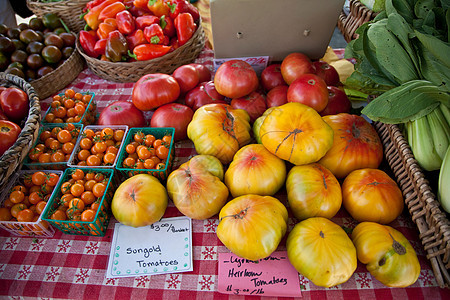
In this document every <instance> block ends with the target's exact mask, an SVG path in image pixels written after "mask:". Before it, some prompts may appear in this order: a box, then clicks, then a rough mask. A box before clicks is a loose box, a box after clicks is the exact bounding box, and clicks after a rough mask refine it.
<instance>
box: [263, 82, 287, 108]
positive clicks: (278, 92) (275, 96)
mask: <svg viewBox="0 0 450 300" xmlns="http://www.w3.org/2000/svg"><path fill="white" fill-rule="evenodd" d="M288 88H289V87H288V86H287V85H280V86H276V87H274V88H273V89H271V90H270V91H269V92H268V93H267V97H266V102H267V107H274V106H280V105H283V104H286V103H287V91H288Z"/></svg>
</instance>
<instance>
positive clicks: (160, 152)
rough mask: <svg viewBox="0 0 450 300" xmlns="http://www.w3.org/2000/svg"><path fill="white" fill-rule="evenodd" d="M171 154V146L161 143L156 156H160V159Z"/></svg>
mask: <svg viewBox="0 0 450 300" xmlns="http://www.w3.org/2000/svg"><path fill="white" fill-rule="evenodd" d="M168 155H169V148H167V147H166V146H164V145H160V146H159V147H158V148H156V156H158V158H159V159H162V160H163V159H166V158H167V156H168Z"/></svg>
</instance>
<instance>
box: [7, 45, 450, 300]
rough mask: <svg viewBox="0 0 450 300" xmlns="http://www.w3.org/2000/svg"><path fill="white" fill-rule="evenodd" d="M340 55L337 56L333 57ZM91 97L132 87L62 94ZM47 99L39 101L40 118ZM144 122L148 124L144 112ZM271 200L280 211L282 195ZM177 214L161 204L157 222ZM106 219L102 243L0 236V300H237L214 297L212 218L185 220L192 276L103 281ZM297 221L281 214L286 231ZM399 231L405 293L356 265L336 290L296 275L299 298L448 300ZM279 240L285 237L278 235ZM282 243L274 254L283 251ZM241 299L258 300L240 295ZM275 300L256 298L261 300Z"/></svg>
mask: <svg viewBox="0 0 450 300" xmlns="http://www.w3.org/2000/svg"><path fill="white" fill-rule="evenodd" d="M336 52H337V53H338V54H341V55H342V51H341V52H339V50H338V51H336ZM212 57H213V53H212V51H211V50H208V49H205V50H203V51H202V53H201V54H200V56H199V58H198V59H197V60H196V62H199V63H203V64H205V65H206V66H208V67H209V68H210V69H212ZM69 87H71V88H73V89H75V90H77V91H91V92H94V93H95V94H96V96H95V100H96V102H97V107H98V110H99V111H101V110H102V109H103V108H104V107H106V106H107V105H108V104H110V103H112V102H114V101H116V100H129V99H130V98H131V91H132V87H133V83H115V82H111V81H106V80H103V79H101V78H99V77H97V76H96V75H94V74H93V73H92V72H91V71H90V70H89V69H85V70H84V71H82V72H81V73H80V74H79V76H78V77H77V78H76V79H75V80H74V81H73V82H72V83H71V84H70V85H69V86H68V87H66V88H65V89H67V88H69ZM49 103H50V98H47V99H43V100H42V102H41V106H42V108H43V111H45V109H46V108H47V107H48V105H49ZM146 117H150V115H149V114H148V113H146ZM175 146H176V148H175V160H174V168H176V167H178V166H179V165H180V164H181V163H183V162H185V161H187V160H188V159H189V158H190V157H192V156H193V155H195V154H196V152H195V149H194V147H193V144H192V143H191V142H190V141H188V140H185V141H181V142H177V143H176V145H175ZM276 197H277V198H278V199H280V200H281V201H282V202H283V203H285V204H286V202H287V201H286V191H285V189H284V188H283V189H282V190H281V191H280V192H279V193H277V195H276ZM181 215H182V214H181V213H180V212H179V211H178V210H177V209H176V207H174V205H173V203H172V202H170V203H169V207H168V208H167V210H166V213H165V215H164V217H176V216H181ZM332 220H333V221H334V222H335V223H337V224H338V225H340V226H342V227H344V228H349V229H352V228H354V227H355V226H356V224H357V223H356V221H354V220H353V219H352V218H351V217H350V215H349V214H348V213H347V212H345V210H344V209H341V210H340V211H339V213H338V214H337V215H336V216H335V217H334V218H333V219H332ZM116 223H117V221H116V220H115V219H114V218H112V219H111V221H110V223H109V226H108V229H107V231H106V234H105V236H104V237H95V236H78V235H67V234H63V233H61V232H60V231H58V230H56V233H55V235H54V236H53V237H52V238H39V237H18V236H13V235H11V234H9V233H8V232H6V231H3V230H0V251H1V252H0V296H2V297H4V296H8V297H9V298H14V299H16V298H17V299H23V298H28V297H29V298H53V299H54V298H69V299H95V298H100V299H113V298H114V299H129V298H149V299H174V298H181V299H193V298H197V299H239V298H243V296H241V295H234V294H231V295H227V294H221V293H219V292H218V291H217V286H218V261H217V258H218V254H219V253H226V252H229V250H228V249H227V248H226V247H225V246H224V245H223V244H222V243H221V242H220V240H219V239H218V238H217V236H216V228H217V225H218V217H217V216H215V217H213V218H210V219H207V220H203V221H200V220H192V245H193V271H192V272H184V273H173V274H167V275H153V276H139V277H127V278H106V277H105V274H106V269H107V265H108V259H109V253H110V249H111V242H112V237H113V229H114V226H115V224H116ZM296 223H297V220H296V219H295V218H294V217H293V216H292V214H289V221H288V232H289V231H290V230H292V228H293V227H294V225H295V224H296ZM390 225H391V226H393V227H394V228H396V229H397V230H399V231H400V232H402V233H403V234H404V235H405V236H406V237H407V238H408V239H409V240H410V242H411V244H412V246H413V247H414V249H415V250H416V252H417V254H418V257H419V261H420V264H421V273H420V276H419V279H418V280H417V282H416V283H414V284H413V285H412V286H410V287H407V288H388V287H386V286H384V285H383V284H381V283H380V282H379V281H377V280H376V279H374V278H373V277H372V276H371V275H370V273H369V272H368V271H367V270H366V268H365V266H364V265H362V264H361V263H358V267H357V269H356V271H355V273H354V274H353V275H352V277H351V278H350V279H349V280H348V281H347V282H345V283H344V284H341V285H338V286H335V287H331V288H322V287H318V286H316V285H314V284H313V283H312V282H310V281H309V280H308V279H306V278H305V277H304V276H302V275H299V281H300V287H301V293H302V297H303V298H304V299H311V298H313V299H317V298H319V299H321V298H332V299H342V298H343V299H392V298H398V299H450V290H449V289H442V288H439V286H438V284H437V283H436V280H435V278H434V274H433V271H432V269H431V266H430V263H429V261H428V260H427V258H426V256H425V252H424V250H423V247H422V244H421V243H420V239H419V235H418V230H417V228H416V225H415V224H414V223H413V222H412V220H411V217H410V216H409V214H408V212H407V210H406V209H405V211H404V213H403V214H402V215H401V216H400V217H398V218H397V219H396V220H395V221H394V222H392V223H391V224H390ZM286 236H287V234H286ZM286 236H285V238H284V239H283V240H282V242H281V243H280V246H279V247H278V249H277V250H286V246H285V241H286ZM246 297H247V298H256V297H258V298H263V297H260V296H251V297H250V296H246ZM270 298H272V299H276V297H264V299H270Z"/></svg>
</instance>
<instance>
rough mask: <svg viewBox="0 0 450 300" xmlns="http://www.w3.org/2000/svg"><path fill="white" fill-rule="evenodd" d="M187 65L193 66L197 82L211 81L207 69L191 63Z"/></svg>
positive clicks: (209, 72)
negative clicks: (196, 74) (196, 73)
mask: <svg viewBox="0 0 450 300" xmlns="http://www.w3.org/2000/svg"><path fill="white" fill-rule="evenodd" d="M189 65H190V66H193V67H194V68H195V69H196V70H197V72H198V77H199V82H205V81H211V71H210V70H209V69H208V67H206V66H205V65H202V64H196V63H192V64H189Z"/></svg>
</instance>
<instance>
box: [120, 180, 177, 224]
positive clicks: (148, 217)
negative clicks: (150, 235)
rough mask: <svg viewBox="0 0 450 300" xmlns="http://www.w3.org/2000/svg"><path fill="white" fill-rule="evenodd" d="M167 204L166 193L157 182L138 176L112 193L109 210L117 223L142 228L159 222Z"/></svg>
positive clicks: (126, 181) (123, 183)
mask: <svg viewBox="0 0 450 300" xmlns="http://www.w3.org/2000/svg"><path fill="white" fill-rule="evenodd" d="M167 204H168V196H167V191H166V188H165V187H164V185H162V184H161V183H160V182H159V180H158V179H157V178H156V177H154V176H152V175H149V174H139V175H135V176H133V177H130V178H128V179H127V180H125V181H124V182H122V183H121V184H120V185H119V187H118V188H117V190H116V192H115V193H114V197H113V200H112V203H111V210H112V213H113V215H114V217H115V218H116V220H117V221H119V222H120V223H122V224H124V225H127V226H132V227H142V226H147V225H150V224H153V223H155V222H156V221H159V220H160V219H161V217H162V216H163V215H164V212H165V211H166V208H167Z"/></svg>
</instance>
